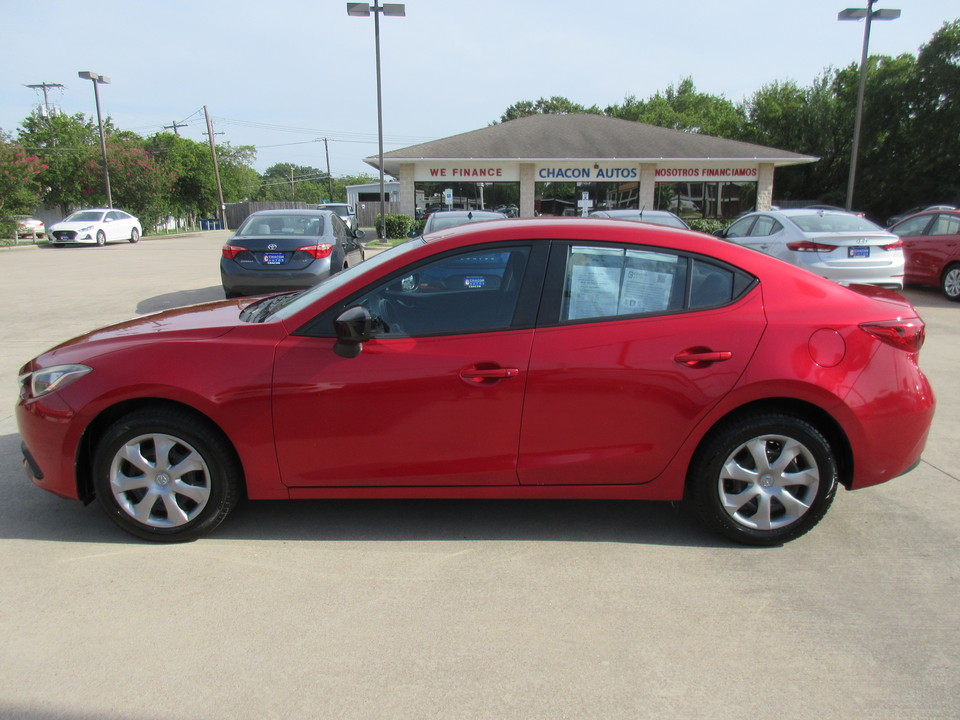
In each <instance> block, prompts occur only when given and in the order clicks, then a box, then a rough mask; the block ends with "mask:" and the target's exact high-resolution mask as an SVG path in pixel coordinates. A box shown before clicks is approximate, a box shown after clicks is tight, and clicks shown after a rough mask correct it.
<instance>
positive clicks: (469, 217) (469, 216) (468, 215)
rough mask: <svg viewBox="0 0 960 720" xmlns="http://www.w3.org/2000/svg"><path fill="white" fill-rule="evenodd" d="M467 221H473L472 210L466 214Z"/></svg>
mask: <svg viewBox="0 0 960 720" xmlns="http://www.w3.org/2000/svg"><path fill="white" fill-rule="evenodd" d="M467 220H473V210H471V211H470V212H468V213H467Z"/></svg>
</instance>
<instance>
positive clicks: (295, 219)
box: [236, 215, 323, 237]
mask: <svg viewBox="0 0 960 720" xmlns="http://www.w3.org/2000/svg"><path fill="white" fill-rule="evenodd" d="M260 235H310V236H315V235H323V218H322V217H319V216H317V215H251V216H250V217H248V218H247V220H246V222H244V223H243V225H241V226H240V229H239V230H237V233H236V236H237V237H252V236H260Z"/></svg>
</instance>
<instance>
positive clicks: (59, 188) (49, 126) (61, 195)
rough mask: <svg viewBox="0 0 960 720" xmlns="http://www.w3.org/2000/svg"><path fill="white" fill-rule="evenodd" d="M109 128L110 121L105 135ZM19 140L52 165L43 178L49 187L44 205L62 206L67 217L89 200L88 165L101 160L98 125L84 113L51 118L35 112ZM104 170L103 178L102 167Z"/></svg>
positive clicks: (62, 210) (43, 197) (44, 196)
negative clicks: (95, 160) (87, 195)
mask: <svg viewBox="0 0 960 720" xmlns="http://www.w3.org/2000/svg"><path fill="white" fill-rule="evenodd" d="M107 127H111V126H110V123H109V120H108V121H107V123H106V124H105V127H104V132H106V128H107ZM18 139H19V143H20V145H21V146H22V147H23V148H24V149H25V150H27V151H28V152H31V153H35V154H36V155H37V156H38V157H40V158H41V159H42V161H43V163H44V164H46V165H47V166H48V167H47V169H46V170H45V171H44V176H43V178H44V185H45V186H46V189H45V191H44V193H43V196H42V200H43V202H45V203H46V204H48V205H56V206H58V207H59V208H60V212H62V213H63V214H64V215H66V214H67V213H69V212H70V211H71V210H72V209H73V208H75V207H77V206H79V205H81V204H84V203H85V202H86V201H87V200H86V196H85V194H84V189H85V188H87V183H88V177H87V176H88V173H89V170H88V166H87V163H88V161H90V160H94V159H99V158H100V147H99V143H100V138H99V134H98V129H97V125H96V124H95V123H93V122H92V121H90V120H87V119H86V118H85V117H84V115H83V113H77V114H76V115H52V116H50V117H43V116H41V115H40V114H39V113H31V114H30V115H29V116H28V117H27V118H26V119H25V120H24V121H23V126H22V127H21V129H20V131H19V133H18ZM101 162H102V161H101ZM100 167H101V169H100V173H101V177H102V173H103V169H102V165H101V166H100ZM101 188H102V184H101ZM101 192H102V193H105V191H103V190H101ZM104 200H106V197H104Z"/></svg>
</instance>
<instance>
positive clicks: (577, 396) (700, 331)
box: [519, 243, 766, 485]
mask: <svg viewBox="0 0 960 720" xmlns="http://www.w3.org/2000/svg"><path fill="white" fill-rule="evenodd" d="M755 285H756V280H755V279H754V278H752V277H751V276H749V275H747V274H746V273H743V272H742V271H740V270H738V269H736V268H733V267H730V266H727V265H724V264H720V263H716V262H713V261H711V260H709V259H706V258H703V257H699V256H692V255H685V254H682V253H676V252H673V251H668V250H656V249H650V248H647V249H644V248H637V247H636V246H632V247H631V246H615V245H613V246H611V245H608V246H603V245H590V244H574V243H563V244H561V243H557V244H556V246H555V250H554V252H553V253H552V255H551V260H550V268H549V270H548V275H547V283H546V285H545V287H544V298H543V304H542V309H541V320H540V322H539V323H538V330H537V334H536V337H535V339H534V343H533V348H532V353H531V357H530V367H529V377H528V379H527V394H526V399H525V402H524V409H523V429H522V432H521V438H520V460H519V474H520V482H521V483H523V484H532V485H567V484H578V485H589V484H630V483H644V482H648V481H650V480H652V479H654V478H655V477H656V476H657V474H658V473H660V472H661V471H662V470H663V469H664V468H665V467H666V465H667V463H668V462H669V460H670V459H671V458H672V457H673V455H674V454H675V453H676V451H677V449H678V448H679V447H680V445H681V443H682V442H683V440H684V439H685V438H686V437H687V436H688V435H689V434H690V432H691V430H692V429H693V427H694V426H695V425H696V423H697V421H698V420H700V418H702V417H703V416H704V415H705V414H706V413H707V412H708V411H709V409H710V408H712V407H713V406H714V405H715V404H716V403H717V402H719V400H720V399H721V398H722V397H723V396H724V395H725V394H726V393H728V392H729V391H730V389H731V388H732V387H733V386H734V384H735V383H736V381H737V379H738V378H739V377H740V375H741V374H742V373H743V371H744V369H745V368H746V366H747V363H748V362H749V359H750V357H751V356H752V354H753V352H754V350H755V349H756V346H757V343H758V342H759V339H760V336H761V335H762V333H763V330H764V327H765V324H766V323H765V319H764V314H763V306H762V299H761V297H760V293H759V291H757V290H755V289H754V288H755Z"/></svg>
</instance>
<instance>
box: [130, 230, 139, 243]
mask: <svg viewBox="0 0 960 720" xmlns="http://www.w3.org/2000/svg"><path fill="white" fill-rule="evenodd" d="M139 240H140V231H139V230H137V229H136V228H134V229H133V230H131V231H130V242H131V243H135V242H139Z"/></svg>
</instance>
